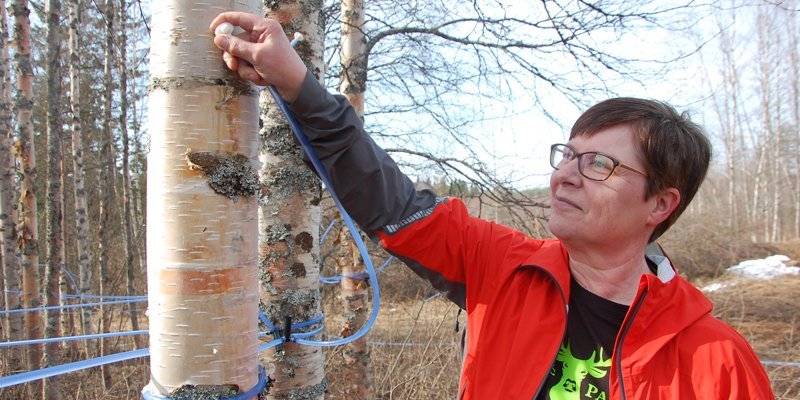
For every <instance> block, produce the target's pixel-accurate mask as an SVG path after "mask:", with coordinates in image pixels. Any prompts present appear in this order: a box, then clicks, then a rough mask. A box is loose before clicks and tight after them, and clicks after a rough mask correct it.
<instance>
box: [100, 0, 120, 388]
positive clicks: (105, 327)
mask: <svg viewBox="0 0 800 400" xmlns="http://www.w3.org/2000/svg"><path fill="white" fill-rule="evenodd" d="M104 22H105V46H104V47H105V55H104V57H103V58H104V65H103V85H104V90H105V93H104V95H103V103H104V104H103V128H102V134H103V139H102V147H101V150H100V160H102V166H101V168H100V187H101V188H102V189H101V191H100V224H99V231H100V246H99V247H100V257H99V260H98V261H99V268H98V272H99V274H100V295H101V296H107V295H110V294H111V293H110V289H111V275H110V270H109V263H110V258H111V249H110V246H111V232H110V231H111V229H112V224H113V220H112V217H113V215H114V214H113V212H114V208H116V207H117V196H116V179H115V176H116V164H117V163H116V155H115V153H116V151H115V148H114V131H113V130H112V127H111V107H112V99H113V97H114V80H113V77H112V68H113V63H114V61H113V57H114V29H115V28H114V1H113V0H106V2H105V10H104ZM108 310H110V309H109V308H108V307H105V306H100V331H101V332H109V331H110V330H111V315H109V314H110V312H108ZM98 342H99V347H100V355H101V356H104V355H108V354H110V352H111V351H110V349H109V346H110V345H111V342H110V340H108V339H100V340H99V341H98ZM110 368H111V367H110V366H109V365H103V366H101V367H100V371H101V375H102V377H103V388H104V389H106V390H109V389H110V388H111V385H112V384H113V382H112V381H111V370H110Z"/></svg>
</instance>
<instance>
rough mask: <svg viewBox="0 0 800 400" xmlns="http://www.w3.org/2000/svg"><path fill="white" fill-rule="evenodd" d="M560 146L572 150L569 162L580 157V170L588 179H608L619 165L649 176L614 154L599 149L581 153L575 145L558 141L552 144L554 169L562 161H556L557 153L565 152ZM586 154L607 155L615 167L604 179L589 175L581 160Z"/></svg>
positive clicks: (552, 164) (598, 180)
mask: <svg viewBox="0 0 800 400" xmlns="http://www.w3.org/2000/svg"><path fill="white" fill-rule="evenodd" d="M559 146H562V147H566V148H568V149H570V150H572V157H571V158H570V159H568V160H566V161H567V162H569V161H572V160H574V159H576V158H577V159H578V172H580V173H581V175H582V176H583V177H584V178H586V179H590V180H593V181H597V182H602V181H605V180H608V178H610V177H611V175H614V172H616V170H617V167H622V168H625V169H627V170H629V171H633V172H636V173H637V174H639V175H641V176H643V177H645V178H647V174H646V173H644V172H642V171H639V170H638V169H636V168H634V167H631V166H630V165H627V164H625V163H622V162H620V161H619V160H617V159H616V158H615V157H612V156H610V155H608V154H605V153H601V152H599V151H586V152H583V153H579V152H578V151H577V150H575V148H574V147H572V146H570V145H568V144H566V143H556V144H554V145H552V146H550V166H551V167H553V169H556V170H558V164H560V162H558V163H557V162H555V161H556V160H555V158H556V155H557V154H561V155H562V156H563V154H564V152H563V151H558V150H559V149H560V147H559ZM586 155H589V156H592V155H600V156H603V157H606V158H608V159H609V160H611V163H612V164H614V168H611V171H610V172H609V173H608V176H606V177H605V178H603V179H597V178H592V177H591V176H587V175H586V174H585V173H584V172H583V168H584V164H583V162H582V160H581V159H582V158H583V156H586ZM562 160H565V159H563V158H562Z"/></svg>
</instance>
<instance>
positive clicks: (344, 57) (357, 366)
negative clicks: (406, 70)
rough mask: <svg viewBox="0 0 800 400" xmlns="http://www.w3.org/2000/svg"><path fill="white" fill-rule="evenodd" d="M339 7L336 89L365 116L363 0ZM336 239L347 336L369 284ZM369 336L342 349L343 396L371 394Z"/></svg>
mask: <svg viewBox="0 0 800 400" xmlns="http://www.w3.org/2000/svg"><path fill="white" fill-rule="evenodd" d="M341 7H342V40H341V42H342V46H341V50H340V57H339V58H340V60H341V63H342V66H341V68H342V71H341V75H340V77H339V81H340V85H339V92H341V93H342V94H343V95H345V96H346V97H347V99H348V100H349V101H350V104H352V105H353V108H354V109H355V111H356V113H357V114H358V116H359V117H361V118H364V92H365V91H366V83H367V57H366V47H367V43H366V40H365V38H364V2H363V0H342V5H341ZM339 239H340V243H339V246H340V249H341V250H340V252H339V257H338V258H337V259H338V261H339V265H340V270H341V274H342V276H343V277H342V283H341V296H342V299H343V300H344V309H345V314H344V318H345V321H344V325H343V326H342V331H341V336H342V337H346V336H350V335H352V334H353V333H355V332H356V331H357V330H358V329H359V328H360V327H361V326H362V325H364V324H365V323H366V321H367V319H368V318H369V309H368V306H367V295H368V294H367V292H368V287H367V284H366V282H365V281H364V280H363V279H351V278H347V277H346V276H348V275H354V274H357V273H360V272H364V263H363V261H362V260H361V257H360V256H359V253H358V248H357V247H356V246H355V244H354V243H353V241H352V237H351V236H350V234H349V231H348V229H347V227H344V226H343V227H342V231H341V234H340V236H339ZM368 336H369V335H365V336H363V337H361V338H359V339H357V340H355V341H353V342H350V343H348V344H347V345H345V346H344V348H343V349H342V356H343V358H344V363H343V364H342V365H341V367H342V368H344V374H343V376H344V379H343V382H347V383H346V385H347V387H345V388H343V389H344V390H343V392H344V394H345V395H346V396H351V397H352V398H356V399H369V398H372V380H371V374H370V351H369V343H368V342H367V340H368Z"/></svg>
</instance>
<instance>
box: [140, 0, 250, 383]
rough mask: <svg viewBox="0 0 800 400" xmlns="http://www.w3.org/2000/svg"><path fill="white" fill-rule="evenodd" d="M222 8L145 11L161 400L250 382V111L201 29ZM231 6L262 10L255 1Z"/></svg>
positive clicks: (244, 88) (154, 332) (243, 87)
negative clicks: (149, 19) (193, 388)
mask: <svg viewBox="0 0 800 400" xmlns="http://www.w3.org/2000/svg"><path fill="white" fill-rule="evenodd" d="M228 5H229V3H225V5H220V6H210V5H209V4H207V3H202V4H201V3H198V2H195V1H191V0H171V1H168V2H165V3H164V4H162V5H160V6H159V7H157V8H154V9H153V11H154V12H153V19H152V21H153V24H152V34H151V38H152V39H151V50H150V62H151V64H150V77H151V78H150V85H149V86H150V92H149V102H148V108H149V110H150V114H149V124H150V125H149V126H150V128H149V129H148V131H149V133H150V137H151V146H150V152H149V154H148V174H147V179H148V181H147V191H148V194H147V210H148V211H147V257H148V260H147V268H148V271H147V275H148V296H149V317H150V368H151V381H150V384H149V385H148V386H147V388H145V390H149V391H151V392H153V393H158V394H160V395H168V394H170V393H171V392H173V391H174V390H176V389H181V390H182V391H183V392H184V393H186V392H191V389H190V388H188V387H185V385H212V386H214V390H217V391H218V392H219V394H220V395H221V397H229V396H230V393H228V392H226V391H225V390H229V389H230V388H231V386H233V387H236V388H238V389H239V390H241V391H245V390H249V389H250V388H251V387H253V386H255V385H256V383H257V382H258V374H257V372H258V371H257V363H258V358H257V350H258V343H259V342H258V339H257V329H258V325H257V312H258V294H257V293H258V292H257V291H258V277H257V274H258V264H257V262H258V258H257V254H258V253H257V244H258V225H257V224H258V220H257V207H258V202H257V197H256V193H257V190H258V177H257V174H256V171H257V170H258V161H257V156H258V135H257V133H258V108H257V107H258V101H257V92H256V90H255V88H254V87H253V86H252V85H251V84H249V83H247V82H244V81H241V80H238V79H235V76H234V75H233V73H232V72H230V71H229V70H228V69H227V68H226V67H225V66H224V64H223V62H222V56H221V52H220V51H219V50H218V49H217V48H216V47H215V46H214V44H213V42H212V38H211V33H210V32H209V31H208V24H209V23H210V22H211V20H212V19H213V18H214V17H215V16H216V15H217V14H218V13H219V12H221V11H227V8H228ZM236 7H237V8H238V11H247V12H250V13H256V14H257V13H259V10H260V7H259V3H258V2H257V1H250V2H236ZM176 349H177V350H176Z"/></svg>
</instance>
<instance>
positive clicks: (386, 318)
mask: <svg viewBox="0 0 800 400" xmlns="http://www.w3.org/2000/svg"><path fill="white" fill-rule="evenodd" d="M457 315H458V313H457V307H456V306H455V305H453V304H452V303H450V302H449V301H447V300H444V299H442V298H437V299H434V300H431V301H427V302H425V301H423V300H416V301H407V302H404V303H385V304H384V305H383V306H382V307H381V314H380V316H379V318H378V321H377V322H376V324H375V327H374V328H373V329H372V330H371V331H370V333H369V342H370V351H371V361H372V365H371V367H372V383H373V397H372V398H374V399H452V398H453V397H454V396H455V393H456V392H457V390H458V377H459V370H460V365H461V353H460V351H461V350H460V348H461V347H460V340H461V332H456V331H455V329H454V326H455V323H456V320H457V319H459V320H460V326H462V327H463V324H464V319H465V318H464V314H461V315H460V316H459V317H457ZM327 362H328V365H327V366H326V374H327V378H328V382H329V386H330V390H329V393H328V396H327V397H326V398H328V399H345V398H346V399H352V397H346V396H344V395H343V394H342V391H343V385H347V384H348V383H347V382H342V381H341V377H340V376H339V375H338V373H337V372H338V371H337V368H336V366H337V364H338V363H339V362H341V354H340V352H338V351H329V352H328V353H327Z"/></svg>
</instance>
